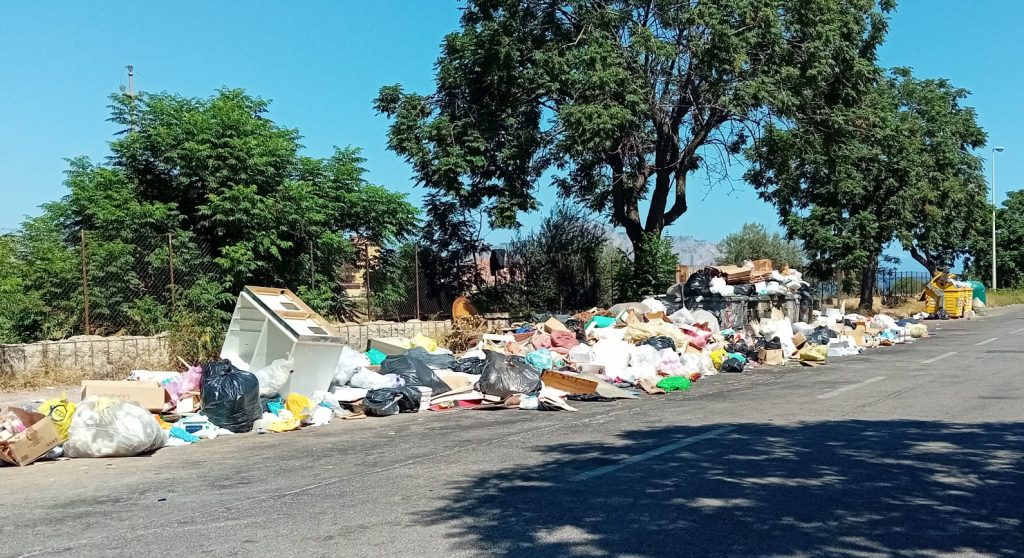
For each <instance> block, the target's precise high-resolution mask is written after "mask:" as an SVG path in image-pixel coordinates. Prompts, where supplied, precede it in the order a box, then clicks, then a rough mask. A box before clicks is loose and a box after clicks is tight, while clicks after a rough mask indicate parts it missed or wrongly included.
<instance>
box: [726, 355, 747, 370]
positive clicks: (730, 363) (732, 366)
mask: <svg viewBox="0 0 1024 558" xmlns="http://www.w3.org/2000/svg"><path fill="white" fill-rule="evenodd" d="M722 372H743V362H742V361H741V360H740V359H738V358H736V357H730V358H727V359H725V360H724V361H722Z"/></svg>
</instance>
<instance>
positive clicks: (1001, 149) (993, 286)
mask: <svg viewBox="0 0 1024 558" xmlns="http://www.w3.org/2000/svg"><path fill="white" fill-rule="evenodd" d="M1003 149H1005V148H1004V147H1003V146H1001V145H999V146H996V147H993V148H992V290H995V289H997V288H998V287H997V283H996V153H999V152H1001V151H1003Z"/></svg>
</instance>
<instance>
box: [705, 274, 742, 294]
mask: <svg viewBox="0 0 1024 558" xmlns="http://www.w3.org/2000/svg"><path fill="white" fill-rule="evenodd" d="M708 290H709V291H710V292H711V294H716V295H719V296H733V295H735V294H736V288H735V287H733V286H732V285H726V284H725V279H723V278H721V277H715V278H713V279H712V280H711V286H710V288H709V289H708Z"/></svg>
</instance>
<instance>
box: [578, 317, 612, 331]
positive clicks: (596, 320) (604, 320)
mask: <svg viewBox="0 0 1024 558" xmlns="http://www.w3.org/2000/svg"><path fill="white" fill-rule="evenodd" d="M590 324H594V327H612V326H613V325H615V318H611V317H608V316H594V317H593V318H590V321H589V322H587V325H586V327H584V328H583V329H586V328H588V327H590Z"/></svg>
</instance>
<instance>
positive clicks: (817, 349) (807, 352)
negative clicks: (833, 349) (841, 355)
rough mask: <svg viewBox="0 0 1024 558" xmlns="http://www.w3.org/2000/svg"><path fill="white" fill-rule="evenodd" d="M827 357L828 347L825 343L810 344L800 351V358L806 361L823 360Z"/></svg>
mask: <svg viewBox="0 0 1024 558" xmlns="http://www.w3.org/2000/svg"><path fill="white" fill-rule="evenodd" d="M827 358H828V347H826V346H825V345H811V346H810V347H804V348H803V350H801V351H800V360H805V361H808V362H825V359H827Z"/></svg>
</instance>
